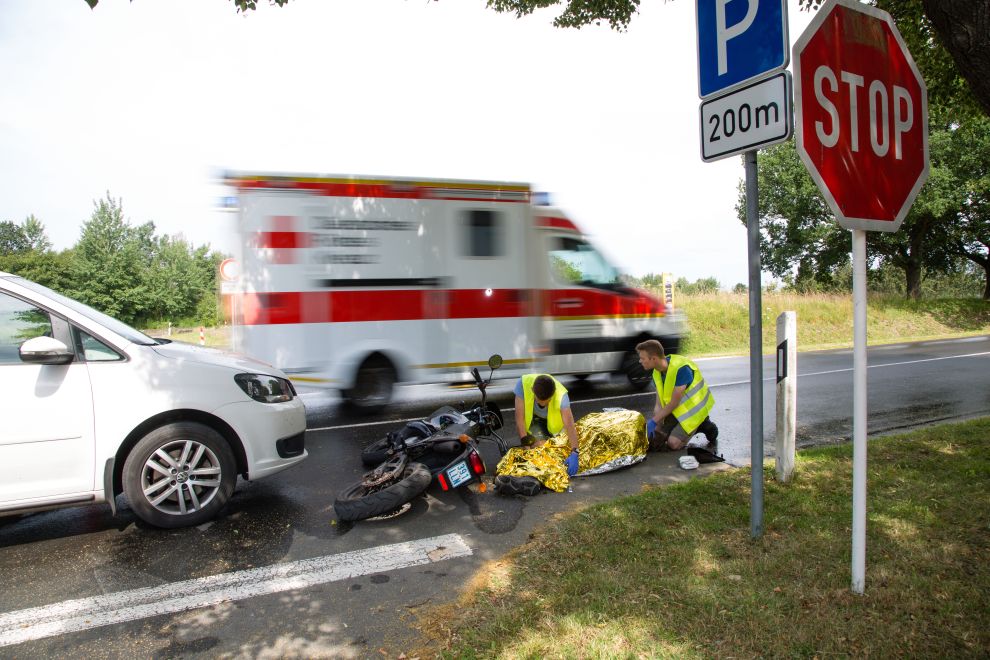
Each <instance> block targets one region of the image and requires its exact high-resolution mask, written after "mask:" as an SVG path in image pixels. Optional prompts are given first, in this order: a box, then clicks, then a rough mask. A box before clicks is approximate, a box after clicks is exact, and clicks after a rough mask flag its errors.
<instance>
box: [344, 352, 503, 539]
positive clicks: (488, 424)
mask: <svg viewBox="0 0 990 660" xmlns="http://www.w3.org/2000/svg"><path fill="white" fill-rule="evenodd" d="M501 366H502V356H500V355H493V356H491V357H490V358H488V367H489V369H490V372H489V374H488V378H487V379H482V378H481V374H480V373H479V372H478V369H477V367H475V368H473V369H472V370H471V375H472V376H474V380H475V384H476V385H477V386H478V389H479V390H480V391H481V403H480V404H478V405H476V406H474V407H472V408H470V409H468V410H464V411H458V410H457V409H455V408H453V407H451V406H443V407H441V408H438V409H437V410H435V411H434V412H433V413H432V414H431V415H429V416H428V417H426V418H424V419H421V420H416V421H414V422H409V423H408V424H406V425H405V426H403V427H402V428H401V429H397V430H395V431H392V432H390V433H388V434H387V435H386V436H385V437H384V438H382V439H380V440H378V441H376V442H373V443H372V444H371V445H369V446H368V447H366V448H365V449H364V450H363V451H362V452H361V460H362V462H364V464H365V465H369V466H370V465H377V467H375V468H374V469H373V470H371V471H370V472H366V473H365V474H364V475H362V476H361V479H360V480H359V481H358V482H356V483H354V484H351V485H350V486H347V487H345V488H343V489H341V491H340V493H339V494H338V495H337V499H336V500H335V501H334V503H333V508H334V511H335V512H336V513H337V519H338V520H341V521H354V520H364V519H366V518H373V517H376V516H382V515H385V514H388V513H392V512H394V511H397V510H398V509H400V508H401V507H402V506H403V505H404V504H405V503H406V502H409V501H410V500H412V499H413V498H414V497H416V496H417V495H419V494H420V493H422V492H423V491H424V490H426V489H427V488H428V487H429V485H430V483H431V482H432V481H433V479H434V478H435V479H436V480H437V483H439V484H440V488H441V489H442V490H444V491H449V490H454V489H457V488H461V487H463V486H466V485H468V484H471V483H475V482H478V481H480V479H481V475H483V474H485V471H486V468H485V462H484V459H482V457H481V452H480V451H478V446H479V442H481V441H482V440H490V441H493V442H494V443H495V444H496V446H497V447H498V450H499V456H503V455H505V453H506V452H507V451H508V447H507V445H506V443H505V441H504V440H503V439H502V437H501V436H500V435H499V434H498V430H499V429H500V428H502V422H503V420H502V412H501V410H500V409H499V407H498V404H496V403H494V402H491V401H488V396H487V393H486V390H487V388H488V385H489V384H490V383H491V380H492V376H493V375H494V373H495V370H496V369H498V368H499V367H501Z"/></svg>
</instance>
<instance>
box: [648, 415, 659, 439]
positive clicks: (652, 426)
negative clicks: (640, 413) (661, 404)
mask: <svg viewBox="0 0 990 660" xmlns="http://www.w3.org/2000/svg"><path fill="white" fill-rule="evenodd" d="M656 430H657V423H656V422H654V421H653V420H652V419H648V420H646V437H647V438H652V437H653V433H654V432H655V431H656Z"/></svg>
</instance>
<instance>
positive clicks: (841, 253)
mask: <svg viewBox="0 0 990 660" xmlns="http://www.w3.org/2000/svg"><path fill="white" fill-rule="evenodd" d="M929 152H930V157H931V167H930V174H929V177H928V182H927V183H926V184H925V186H924V187H923V188H922V189H921V193H920V194H919V195H918V198H917V200H915V203H914V205H913V206H912V207H911V210H910V211H909V212H908V215H907V217H906V218H905V220H904V222H903V223H902V225H901V228H900V229H899V230H898V231H896V232H893V233H886V232H869V233H868V234H867V248H868V254H869V256H870V258H871V260H872V261H873V264H874V266H878V265H883V264H886V265H889V266H892V267H895V268H897V269H899V270H900V271H901V272H902V273H903V277H904V290H905V292H906V293H907V295H908V296H910V297H913V298H917V297H919V296H920V295H921V292H922V280H923V278H924V277H925V276H926V274H928V275H933V274H939V273H941V274H950V273H954V272H958V271H959V269H960V263H961V262H959V260H958V259H957V258H956V257H958V256H962V257H966V258H968V259H970V260H972V261H973V262H974V263H976V264H979V265H980V266H981V267H984V269H985V271H986V273H987V281H986V284H987V289H988V290H990V269H986V263H987V261H988V257H987V251H988V250H990V228H988V206H990V205H988V203H987V202H988V200H990V120H988V119H987V118H986V117H982V116H977V117H971V118H970V119H968V120H967V121H966V123H963V124H951V125H946V126H936V125H933V126H932V127H931V129H930V137H929ZM758 184H759V190H760V199H759V202H760V204H759V206H760V228H761V232H760V233H761V235H760V256H761V259H762V262H763V267H764V268H765V269H766V270H767V271H768V272H770V273H772V274H773V275H775V276H777V277H779V278H782V279H785V280H788V281H790V282H791V283H792V284H794V285H795V286H796V287H797V288H799V289H801V288H805V289H820V288H826V289H827V288H830V287H833V286H836V285H837V283H838V281H839V274H840V272H841V271H842V270H843V269H844V268H845V267H846V265H847V264H848V262H849V252H850V249H851V239H850V235H849V232H847V231H846V230H844V229H842V228H841V227H839V225H838V224H837V223H836V222H835V220H834V217H833V215H832V212H831V210H830V209H829V207H828V205H827V203H826V202H825V200H824V198H822V196H821V194H820V192H819V191H818V188H817V186H815V184H814V182H813V181H812V179H811V176H810V175H809V174H808V172H807V170H806V169H805V168H804V166H803V164H802V163H801V161H800V159H799V158H798V155H797V150H796V148H795V145H794V142H793V141H789V142H786V143H784V144H780V145H777V146H774V147H771V148H770V149H766V150H764V151H762V152H761V154H760V157H759V169H758ZM736 213H737V215H738V217H739V219H740V221H741V222H743V223H744V224H745V222H746V197H745V189H744V187H743V186H742V184H741V183H740V186H739V198H738V201H737V204H736Z"/></svg>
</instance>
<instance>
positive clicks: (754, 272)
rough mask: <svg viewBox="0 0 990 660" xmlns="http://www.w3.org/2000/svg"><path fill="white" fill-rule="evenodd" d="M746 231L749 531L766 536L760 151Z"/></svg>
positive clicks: (752, 161) (749, 170)
mask: <svg viewBox="0 0 990 660" xmlns="http://www.w3.org/2000/svg"><path fill="white" fill-rule="evenodd" d="M745 158H746V233H747V236H748V239H749V240H748V244H749V428H750V431H749V462H750V466H751V467H750V469H751V474H750V488H751V489H752V494H751V496H750V501H749V533H750V535H751V536H752V537H753V538H754V539H755V538H758V537H760V536H762V535H763V305H762V294H763V285H762V282H761V281H760V270H761V268H760V204H759V199H760V198H759V186H758V183H757V174H758V170H757V166H756V152H755V151H747V152H746V156H745Z"/></svg>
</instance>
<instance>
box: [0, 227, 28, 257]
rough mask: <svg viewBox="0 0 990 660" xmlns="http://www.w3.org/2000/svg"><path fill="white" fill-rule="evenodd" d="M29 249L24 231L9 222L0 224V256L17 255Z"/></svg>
mask: <svg viewBox="0 0 990 660" xmlns="http://www.w3.org/2000/svg"><path fill="white" fill-rule="evenodd" d="M30 249H31V243H30V241H28V238H27V236H25V235H24V229H23V228H21V227H20V226H18V225H17V224H15V223H13V222H11V221H10V220H4V221H3V222H0V255H8V254H18V253H20V252H27V251H28V250H30Z"/></svg>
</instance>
